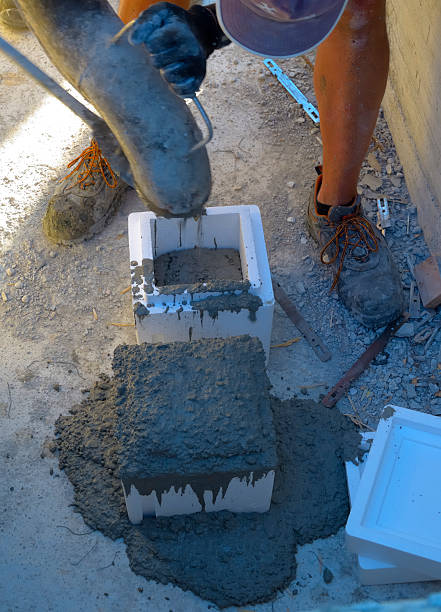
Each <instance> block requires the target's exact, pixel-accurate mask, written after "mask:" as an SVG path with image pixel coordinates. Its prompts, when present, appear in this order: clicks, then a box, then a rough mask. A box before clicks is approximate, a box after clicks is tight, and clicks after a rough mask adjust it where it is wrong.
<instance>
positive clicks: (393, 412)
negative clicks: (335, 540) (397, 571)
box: [346, 405, 441, 579]
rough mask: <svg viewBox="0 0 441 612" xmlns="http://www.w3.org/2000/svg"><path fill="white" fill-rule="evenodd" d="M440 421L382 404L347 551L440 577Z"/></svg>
mask: <svg viewBox="0 0 441 612" xmlns="http://www.w3.org/2000/svg"><path fill="white" fill-rule="evenodd" d="M440 465H441V419H440V418H438V417H435V416H433V415H429V414H424V413H421V412H417V411H414V410H408V409H406V408H401V407H399V406H392V405H388V406H386V407H385V409H384V411H383V415H382V418H381V420H380V423H379V425H378V429H377V432H376V434H375V438H374V441H373V443H372V447H371V450H370V452H369V456H368V458H367V461H366V466H365V468H364V472H363V475H362V478H361V480H360V482H359V486H358V491H357V495H356V497H355V499H354V500H353V506H352V509H351V512H350V515H349V519H348V522H347V525H346V541H347V545H348V548H349V549H350V550H351V551H353V552H355V553H357V554H359V555H361V556H363V557H371V558H374V559H377V560H378V561H383V562H386V563H387V564H391V565H397V566H399V567H403V568H408V569H410V570H412V571H413V572H417V573H419V574H421V575H425V576H430V577H432V578H433V579H441V470H440V468H439V466H440Z"/></svg>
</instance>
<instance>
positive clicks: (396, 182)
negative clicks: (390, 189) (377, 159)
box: [390, 176, 401, 187]
mask: <svg viewBox="0 0 441 612" xmlns="http://www.w3.org/2000/svg"><path fill="white" fill-rule="evenodd" d="M390 182H391V183H392V185H393V186H394V187H401V179H400V178H399V177H398V176H391V177H390Z"/></svg>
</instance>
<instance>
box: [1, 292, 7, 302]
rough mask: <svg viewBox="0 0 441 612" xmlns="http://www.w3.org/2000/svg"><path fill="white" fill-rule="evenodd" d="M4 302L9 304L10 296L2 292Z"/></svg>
mask: <svg viewBox="0 0 441 612" xmlns="http://www.w3.org/2000/svg"><path fill="white" fill-rule="evenodd" d="M2 300H3V301H4V302H7V301H8V296H7V295H6V293H5V292H4V291H2Z"/></svg>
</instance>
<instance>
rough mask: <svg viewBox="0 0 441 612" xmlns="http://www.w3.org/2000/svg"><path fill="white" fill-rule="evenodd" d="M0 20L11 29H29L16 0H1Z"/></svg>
mask: <svg viewBox="0 0 441 612" xmlns="http://www.w3.org/2000/svg"><path fill="white" fill-rule="evenodd" d="M0 22H1V23H2V24H3V25H5V26H6V27H8V28H10V29H11V30H27V29H28V26H27V23H26V22H25V20H24V19H23V17H22V14H21V12H20V9H19V8H18V7H17V3H16V2H14V0H0Z"/></svg>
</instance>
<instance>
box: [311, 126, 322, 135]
mask: <svg viewBox="0 0 441 612" xmlns="http://www.w3.org/2000/svg"><path fill="white" fill-rule="evenodd" d="M319 132H320V130H319V129H318V128H316V127H313V128H311V130H310V131H309V133H310V134H311V136H313V135H314V134H318V133H319Z"/></svg>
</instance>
